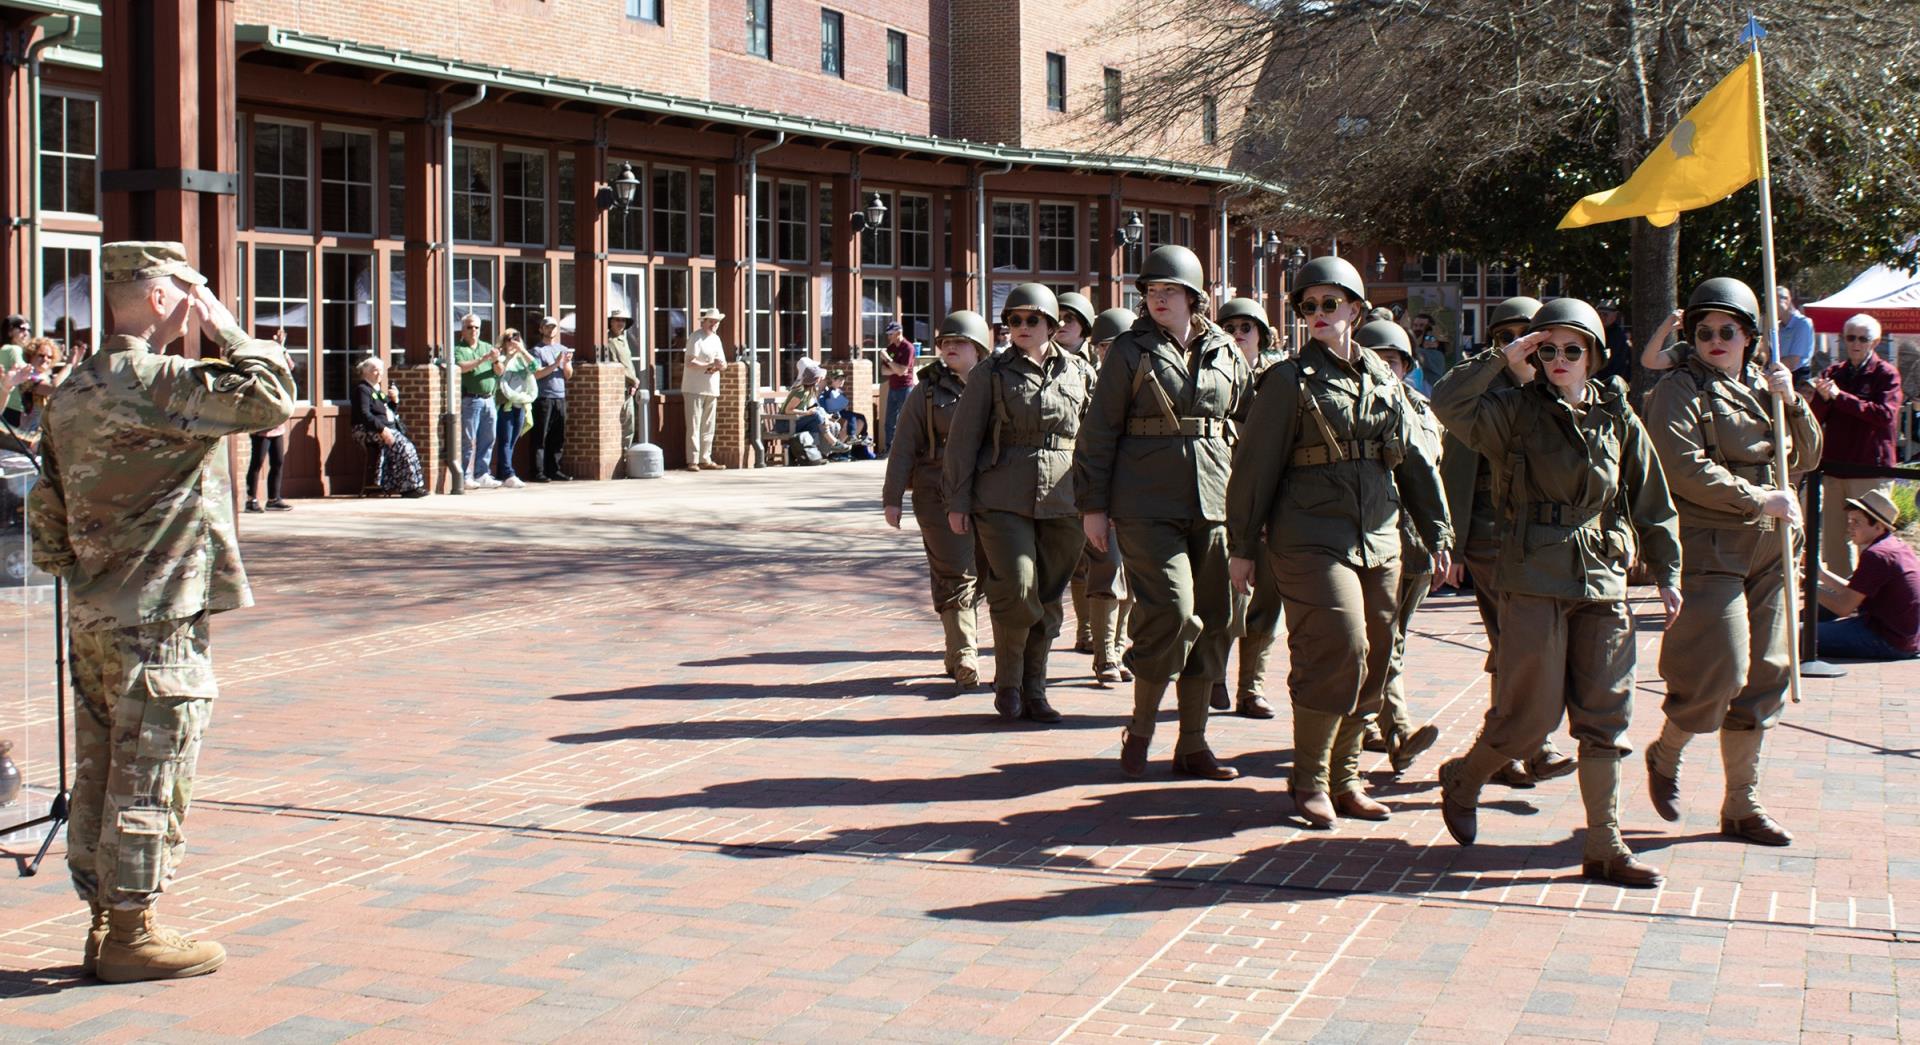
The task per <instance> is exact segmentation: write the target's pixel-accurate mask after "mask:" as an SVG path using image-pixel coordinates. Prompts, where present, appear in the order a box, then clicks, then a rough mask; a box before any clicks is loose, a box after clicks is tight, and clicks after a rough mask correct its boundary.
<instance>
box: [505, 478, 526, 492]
mask: <svg viewBox="0 0 1920 1045" xmlns="http://www.w3.org/2000/svg"><path fill="white" fill-rule="evenodd" d="M500 485H501V486H504V487H506V488H507V489H509V490H518V489H520V488H521V487H523V486H525V485H527V484H526V483H523V482H521V481H520V477H519V476H517V475H509V476H507V481H506V482H503V483H501V484H500Z"/></svg>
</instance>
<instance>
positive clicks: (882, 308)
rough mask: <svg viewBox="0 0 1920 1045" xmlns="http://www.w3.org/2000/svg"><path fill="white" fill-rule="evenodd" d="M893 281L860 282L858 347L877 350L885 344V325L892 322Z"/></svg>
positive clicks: (866, 280) (871, 280) (872, 280)
mask: <svg viewBox="0 0 1920 1045" xmlns="http://www.w3.org/2000/svg"><path fill="white" fill-rule="evenodd" d="M893 318H894V300H893V280H890V279H862V280H861V281H860V347H861V348H863V349H877V348H880V347H882V346H884V345H885V344H886V339H887V324H888V323H891V322H893Z"/></svg>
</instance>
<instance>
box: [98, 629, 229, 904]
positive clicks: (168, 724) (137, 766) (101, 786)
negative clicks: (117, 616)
mask: <svg viewBox="0 0 1920 1045" xmlns="http://www.w3.org/2000/svg"><path fill="white" fill-rule="evenodd" d="M72 666H73V709H74V731H73V739H74V779H73V795H72V800H71V807H70V811H71V814H72V819H71V821H70V822H69V823H68V825H67V867H68V870H69V871H70V872H71V874H72V876H73V888H74V891H75V892H77V893H79V894H80V898H81V899H82V900H85V901H87V902H89V903H99V904H103V905H105V906H108V907H113V908H116V909H119V910H140V909H143V908H146V907H150V906H152V905H153V902H154V900H155V899H156V898H157V897H158V896H159V895H160V893H161V891H162V890H164V889H165V888H166V887H167V882H168V881H169V880H171V879H172V878H173V874H174V871H175V869H177V868H178V867H179V865H180V858H181V857H182V856H183V855H185V853H186V849H187V846H186V834H185V831H184V828H185V824H186V819H187V806H188V804H189V801H190V800H191V798H192V796H193V777H194V770H195V768H196V766H197V764H198V762H199V759H200V741H201V738H202V737H204V736H205V735H206V731H207V723H208V721H209V720H211V719H212V717H213V698H214V697H215V696H217V695H218V693H219V689H218V687H217V686H216V685H215V684H214V679H213V657H212V651H211V649H210V647H209V643H208V633H207V618H206V615H205V614H201V615H199V616H196V617H189V618H183V619H180V620H170V621H161V622H159V623H157V624H145V625H140V626H138V627H132V628H111V629H106V630H101V631H76V632H74V633H73V662H72Z"/></svg>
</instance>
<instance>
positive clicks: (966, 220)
mask: <svg viewBox="0 0 1920 1045" xmlns="http://www.w3.org/2000/svg"><path fill="white" fill-rule="evenodd" d="M977 197H978V194H977V193H976V192H975V191H974V190H973V189H972V188H970V187H969V188H959V189H954V190H953V191H952V192H949V193H948V194H947V227H948V228H951V229H952V230H953V238H952V246H953V249H952V251H951V252H950V253H949V256H948V258H947V264H948V265H949V266H950V267H951V269H952V275H951V278H952V286H953V309H954V310H955V311H958V310H960V309H978V308H979V307H980V286H979V284H978V283H977V282H975V280H976V277H977V274H978V273H979V271H980V257H979V254H978V252H977V251H975V250H974V249H973V218H974V214H975V213H976V210H975V208H976V207H978V206H979V204H978V203H977V202H976V199H977ZM936 227H937V226H936Z"/></svg>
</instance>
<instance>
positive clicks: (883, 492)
mask: <svg viewBox="0 0 1920 1045" xmlns="http://www.w3.org/2000/svg"><path fill="white" fill-rule="evenodd" d="M966 390H967V383H966V382H965V381H963V380H961V378H960V375H959V374H957V373H955V372H954V371H953V369H952V368H951V367H948V366H947V365H946V364H945V363H942V362H940V361H939V360H937V359H936V360H934V361H933V362H931V363H928V364H927V365H926V366H923V367H921V368H920V379H919V380H918V381H917V382H915V383H914V386H913V391H911V392H909V393H907V401H906V403H905V404H904V405H902V406H901V407H900V420H899V423H898V425H897V426H896V427H895V428H894V432H893V446H892V447H890V448H889V449H888V451H887V478H886V481H885V482H884V483H883V484H882V485H881V487H880V503H881V504H882V505H885V506H894V505H898V504H900V502H901V499H902V498H903V496H904V495H905V494H906V492H907V490H908V489H912V490H913V499H914V501H915V502H921V501H926V502H928V503H933V504H939V505H941V506H942V508H941V510H942V511H945V505H946V503H947V497H946V493H945V492H944V491H943V490H942V489H941V486H942V484H943V483H944V482H945V476H944V475H943V474H942V463H943V462H944V461H945V460H946V454H947V440H948V438H949V437H950V436H951V434H952V432H953V415H954V411H955V410H957V409H959V407H960V396H961V394H962V393H964V392H965V391H966Z"/></svg>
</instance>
